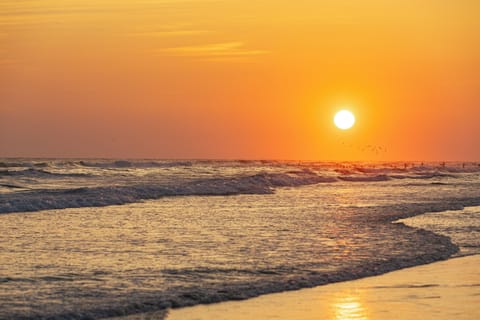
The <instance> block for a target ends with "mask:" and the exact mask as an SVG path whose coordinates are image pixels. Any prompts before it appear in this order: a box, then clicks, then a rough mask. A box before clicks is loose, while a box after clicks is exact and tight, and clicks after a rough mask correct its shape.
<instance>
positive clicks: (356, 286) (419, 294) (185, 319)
mask: <svg viewBox="0 0 480 320" xmlns="http://www.w3.org/2000/svg"><path fill="white" fill-rule="evenodd" d="M479 267H480V255H476V256H469V257H463V258H455V259H451V260H448V261H442V262H437V263H433V264H429V265H423V266H418V267H414V268H409V269H403V270H398V271H394V272H391V273H388V274H384V275H381V276H376V277H370V278H364V279H360V280H355V281H348V282H341V283H335V284H329V285H325V286H320V287H316V288H312V289H303V290H299V291H291V292H284V293H277V294H269V295H265V296H261V297H258V298H254V299H250V300H245V301H233V302H223V303H217V304H212V305H200V306H195V307H189V308H182V309H176V310H171V311H170V312H169V314H168V316H167V318H166V319H167V320H180V319H181V320H204V319H216V320H219V319H229V320H247V319H249V320H250V319H272V320H273V319H275V320H282V319H285V320H286V319H298V320H310V319H311V320H313V319H315V320H318V319H336V320H353V319H355V320H367V319H368V320H374V319H382V320H383V319H422V320H426V319H437V320H440V319H456V320H459V319H469V320H471V319H480V269H479Z"/></svg>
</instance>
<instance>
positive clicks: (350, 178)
mask: <svg viewBox="0 0 480 320" xmlns="http://www.w3.org/2000/svg"><path fill="white" fill-rule="evenodd" d="M338 179H339V180H342V181H350V182H369V181H388V180H391V178H390V177H389V176H387V175H385V174H381V175H375V176H339V177H338Z"/></svg>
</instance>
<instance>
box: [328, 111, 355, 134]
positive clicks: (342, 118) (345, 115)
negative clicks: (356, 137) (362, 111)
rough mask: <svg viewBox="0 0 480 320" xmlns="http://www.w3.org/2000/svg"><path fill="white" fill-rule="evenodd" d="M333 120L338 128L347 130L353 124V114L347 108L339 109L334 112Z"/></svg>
mask: <svg viewBox="0 0 480 320" xmlns="http://www.w3.org/2000/svg"><path fill="white" fill-rule="evenodd" d="M333 122H334V123H335V125H336V126H337V127H338V128H339V129H342V130H347V129H350V128H351V127H352V126H353V125H354V124H355V116H354V115H353V113H351V112H350V111H348V110H341V111H338V112H337V114H335V117H334V118H333Z"/></svg>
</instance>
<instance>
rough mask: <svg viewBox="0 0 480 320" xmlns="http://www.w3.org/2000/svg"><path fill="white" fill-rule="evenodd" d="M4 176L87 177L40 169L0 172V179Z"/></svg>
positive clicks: (85, 175) (82, 174)
mask: <svg viewBox="0 0 480 320" xmlns="http://www.w3.org/2000/svg"><path fill="white" fill-rule="evenodd" d="M5 176H11V177H88V176H91V175H90V174H87V173H73V172H72V173H59V172H50V171H47V170H42V169H34V168H30V169H24V170H0V178H1V177H5Z"/></svg>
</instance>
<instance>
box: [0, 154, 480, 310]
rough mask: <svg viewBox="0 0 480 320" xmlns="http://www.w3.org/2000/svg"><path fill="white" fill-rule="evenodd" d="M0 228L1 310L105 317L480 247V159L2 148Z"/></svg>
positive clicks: (373, 270)
mask: <svg viewBox="0 0 480 320" xmlns="http://www.w3.org/2000/svg"><path fill="white" fill-rule="evenodd" d="M409 217H415V218H413V219H406V220H404V219H405V218H409ZM0 228H1V229H0V319H100V318H106V317H113V316H121V315H128V314H136V313H141V312H148V311H155V310H162V309H168V308H177V307H183V306H190V305H195V304H201V303H212V302H219V301H225V300H238V299H246V298H249V297H254V296H258V295H260V294H265V293H271V292H280V291H286V290H294V289H299V288H306V287H313V286H317V285H322V284H327V283H332V282H338V281H345V280H351V279H357V278H361V277H366V276H372V275H378V274H382V273H385V272H388V271H392V270H396V269H401V268H405V267H410V266H415V265H420V264H426V263H430V262H434V261H437V260H444V259H448V258H450V257H456V256H464V255H471V254H478V253H480V165H479V164H478V163H461V162H458V163H454V162H448V163H427V162H425V163H420V162H415V163H403V162H395V163H366V162H365V163H361V162H357V163H339V162H306V161H303V162H301V161H300V162H299V161H209V160H196V161H186V160H181V161H177V160H99V159H78V160H75V159H69V160H65V159H55V160H54V159H0Z"/></svg>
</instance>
